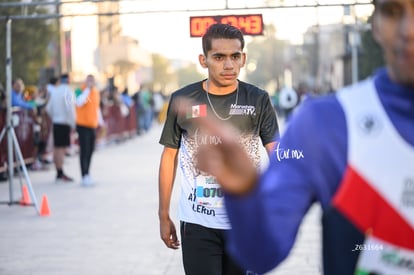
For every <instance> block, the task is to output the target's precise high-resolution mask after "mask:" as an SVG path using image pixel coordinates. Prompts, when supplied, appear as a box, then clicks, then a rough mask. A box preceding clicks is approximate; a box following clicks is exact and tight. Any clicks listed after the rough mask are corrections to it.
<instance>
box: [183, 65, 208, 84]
mask: <svg viewBox="0 0 414 275" xmlns="http://www.w3.org/2000/svg"><path fill="white" fill-rule="evenodd" d="M176 73H177V79H178V86H179V87H182V86H184V85H187V84H189V83H192V82H195V81H200V80H201V79H203V78H205V77H206V76H205V75H203V74H202V73H200V72H199V71H198V70H197V65H196V64H194V63H192V64H189V65H188V66H185V67H182V68H180V69H178V70H177V72H176Z"/></svg>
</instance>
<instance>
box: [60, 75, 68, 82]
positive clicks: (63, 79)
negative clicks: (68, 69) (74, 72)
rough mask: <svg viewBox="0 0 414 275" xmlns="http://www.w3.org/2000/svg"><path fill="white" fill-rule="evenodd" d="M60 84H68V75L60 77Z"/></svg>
mask: <svg viewBox="0 0 414 275" xmlns="http://www.w3.org/2000/svg"><path fill="white" fill-rule="evenodd" d="M60 82H61V83H68V82H69V74H61V75H60Z"/></svg>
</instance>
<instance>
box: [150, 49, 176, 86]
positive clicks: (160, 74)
mask: <svg viewBox="0 0 414 275" xmlns="http://www.w3.org/2000/svg"><path fill="white" fill-rule="evenodd" d="M152 66H153V67H152V71H153V83H152V86H153V88H154V89H156V90H161V91H164V90H165V89H166V88H167V87H168V86H169V84H170V83H171V82H173V81H175V76H174V73H173V70H172V68H171V64H170V61H169V60H168V59H167V58H165V57H164V56H162V55H160V54H153V55H152Z"/></svg>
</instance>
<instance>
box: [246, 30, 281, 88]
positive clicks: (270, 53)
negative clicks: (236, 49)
mask: <svg viewBox="0 0 414 275" xmlns="http://www.w3.org/2000/svg"><path fill="white" fill-rule="evenodd" d="M275 32H276V30H275V28H274V27H273V26H272V25H267V26H266V34H265V36H264V37H256V38H255V39H254V40H253V41H252V42H250V43H249V44H248V45H247V62H246V66H247V68H246V69H247V70H246V80H247V81H249V82H252V83H254V84H255V85H258V86H259V87H263V88H265V87H266V86H267V85H268V84H269V83H271V82H274V81H276V80H278V79H280V77H281V76H282V75H283V72H284V69H285V66H286V64H285V54H286V49H287V43H286V42H285V41H281V40H277V39H276V36H275Z"/></svg>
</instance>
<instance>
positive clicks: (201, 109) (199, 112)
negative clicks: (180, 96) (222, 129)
mask: <svg viewBox="0 0 414 275" xmlns="http://www.w3.org/2000/svg"><path fill="white" fill-rule="evenodd" d="M206 116H207V105H206V104H201V105H194V106H191V108H190V109H189V110H187V118H196V117H206Z"/></svg>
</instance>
